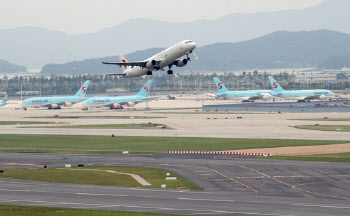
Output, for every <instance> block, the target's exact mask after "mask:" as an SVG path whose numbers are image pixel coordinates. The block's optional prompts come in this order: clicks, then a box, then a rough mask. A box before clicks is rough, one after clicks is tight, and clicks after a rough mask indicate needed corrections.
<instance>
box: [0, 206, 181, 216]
mask: <svg viewBox="0 0 350 216" xmlns="http://www.w3.org/2000/svg"><path fill="white" fill-rule="evenodd" d="M0 215H1V216H175V215H167V214H152V213H139V212H125V211H124V212H120V211H106V210H83V209H67V208H48V207H33V206H12V205H0Z"/></svg>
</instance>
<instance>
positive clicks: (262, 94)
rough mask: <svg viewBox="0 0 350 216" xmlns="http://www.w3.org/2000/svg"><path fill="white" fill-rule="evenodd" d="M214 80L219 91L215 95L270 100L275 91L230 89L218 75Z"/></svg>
mask: <svg viewBox="0 0 350 216" xmlns="http://www.w3.org/2000/svg"><path fill="white" fill-rule="evenodd" d="M214 82H215V84H216V87H217V89H218V92H219V93H216V94H215V95H213V96H215V97H222V98H241V99H243V100H268V99H271V98H273V97H272V96H271V94H272V93H273V91H271V90H251V91H229V90H227V88H226V87H225V85H224V84H222V82H221V81H220V80H219V79H218V78H217V77H214Z"/></svg>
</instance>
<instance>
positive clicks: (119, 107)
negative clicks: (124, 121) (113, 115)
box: [112, 103, 123, 109]
mask: <svg viewBox="0 0 350 216" xmlns="http://www.w3.org/2000/svg"><path fill="white" fill-rule="evenodd" d="M112 109H123V107H122V106H121V105H120V104H118V103H114V104H112Z"/></svg>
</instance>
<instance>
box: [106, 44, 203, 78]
mask: <svg viewBox="0 0 350 216" xmlns="http://www.w3.org/2000/svg"><path fill="white" fill-rule="evenodd" d="M195 48H196V44H195V43H194V42H193V41H191V40H184V41H181V42H179V43H177V44H175V45H173V46H171V47H169V48H167V49H165V50H163V51H162V52H160V53H157V54H155V55H154V56H152V57H150V58H148V59H146V60H144V61H138V62H128V61H127V60H126V59H125V58H124V56H122V55H120V56H119V60H120V61H121V62H104V61H102V60H101V62H102V63H103V64H112V65H118V66H120V67H123V73H121V74H108V75H109V76H120V77H123V78H131V77H139V76H144V75H152V71H154V70H156V71H157V70H161V71H164V68H165V67H168V68H169V69H168V72H167V73H168V74H173V71H172V70H171V67H172V66H176V67H184V66H185V65H187V63H188V61H190V60H191V59H190V57H189V56H188V55H189V54H190V53H192V51H193V50H194V49H195ZM184 55H186V56H187V57H186V58H183V59H178V58H180V57H181V56H184ZM196 58H197V56H196V55H195V59H196Z"/></svg>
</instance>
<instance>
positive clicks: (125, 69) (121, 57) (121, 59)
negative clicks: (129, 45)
mask: <svg viewBox="0 0 350 216" xmlns="http://www.w3.org/2000/svg"><path fill="white" fill-rule="evenodd" d="M118 58H119V60H120V61H121V62H128V60H126V58H125V57H124V56H123V55H119V56H118ZM122 68H123V72H125V71H127V70H129V69H130V68H131V67H130V66H124V67H122Z"/></svg>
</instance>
